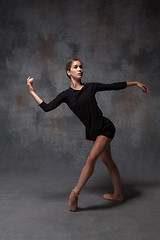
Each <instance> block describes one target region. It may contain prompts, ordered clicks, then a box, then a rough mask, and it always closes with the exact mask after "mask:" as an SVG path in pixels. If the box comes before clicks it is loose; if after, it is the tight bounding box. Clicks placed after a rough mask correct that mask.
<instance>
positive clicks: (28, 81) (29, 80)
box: [27, 76, 34, 85]
mask: <svg viewBox="0 0 160 240" xmlns="http://www.w3.org/2000/svg"><path fill="white" fill-rule="evenodd" d="M33 81H34V78H31V76H29V77H28V78H27V85H32V84H33Z"/></svg>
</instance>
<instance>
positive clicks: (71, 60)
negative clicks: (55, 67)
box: [66, 58, 82, 78]
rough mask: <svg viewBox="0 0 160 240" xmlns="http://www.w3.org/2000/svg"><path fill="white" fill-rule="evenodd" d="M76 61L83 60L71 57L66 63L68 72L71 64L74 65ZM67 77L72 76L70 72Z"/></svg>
mask: <svg viewBox="0 0 160 240" xmlns="http://www.w3.org/2000/svg"><path fill="white" fill-rule="evenodd" d="M75 61H79V62H81V61H80V60H79V59H77V58H72V59H70V60H69V62H68V63H67V64H66V73H67V71H70V69H71V66H72V63H73V62H75ZM81 64H82V62H81ZM67 77H69V78H71V77H70V76H69V75H68V74H67Z"/></svg>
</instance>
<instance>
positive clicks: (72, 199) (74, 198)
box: [69, 187, 79, 212]
mask: <svg viewBox="0 0 160 240" xmlns="http://www.w3.org/2000/svg"><path fill="white" fill-rule="evenodd" d="M78 195H79V190H78V188H77V187H75V188H74V189H72V192H71V194H70V196H69V208H70V211H72V212H75V211H77V209H78Z"/></svg>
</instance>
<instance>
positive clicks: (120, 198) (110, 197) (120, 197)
mask: <svg viewBox="0 0 160 240" xmlns="http://www.w3.org/2000/svg"><path fill="white" fill-rule="evenodd" d="M103 198H104V199H106V200H111V201H114V202H118V203H121V202H123V201H124V198H123V195H122V194H104V195H103Z"/></svg>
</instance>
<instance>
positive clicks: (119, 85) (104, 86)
mask: <svg viewBox="0 0 160 240" xmlns="http://www.w3.org/2000/svg"><path fill="white" fill-rule="evenodd" d="M126 87H127V82H126V81H125V82H115V83H110V84H108V83H97V82H93V89H94V93H96V92H99V91H106V90H121V89H124V88H126Z"/></svg>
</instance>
